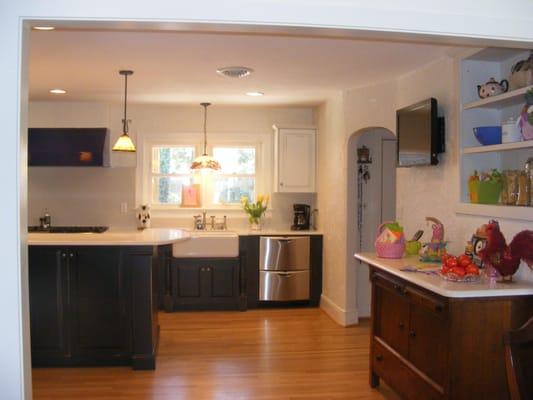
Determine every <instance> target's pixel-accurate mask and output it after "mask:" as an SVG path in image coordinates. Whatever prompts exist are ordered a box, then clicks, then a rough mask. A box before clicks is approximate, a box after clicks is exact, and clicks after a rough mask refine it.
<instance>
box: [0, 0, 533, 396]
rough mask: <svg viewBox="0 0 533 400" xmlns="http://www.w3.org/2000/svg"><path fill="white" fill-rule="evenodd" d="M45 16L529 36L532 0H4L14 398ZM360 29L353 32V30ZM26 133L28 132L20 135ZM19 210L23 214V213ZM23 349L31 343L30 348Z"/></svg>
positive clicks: (26, 390) (25, 382)
mask: <svg viewBox="0 0 533 400" xmlns="http://www.w3.org/2000/svg"><path fill="white" fill-rule="evenodd" d="M32 17H35V18H49V19H61V18H66V19H82V20H83V19H93V20H98V19H115V20H124V19H132V20H145V21H146V20H152V21H159V22H165V21H169V20H182V21H197V22H219V23H227V22H228V21H231V22H233V23H241V24H264V25H269V24H270V25H276V24H277V25H290V26H308V27H334V28H346V29H358V30H365V31H366V32H371V31H387V32H392V33H393V34H398V33H409V32H413V33H417V34H420V33H428V34H431V35H450V36H455V37H458V38H460V37H464V36H472V37H478V38H479V37H481V38H484V37H485V38H489V39H494V40H500V39H507V40H514V41H527V42H533V30H532V29H531V26H533V3H531V2H530V1H527V0H514V1H508V2H502V1H499V0H490V1H486V2H484V3H483V7H480V6H479V4H478V3H477V2H472V3H471V4H465V3H464V1H462V0H453V1H447V2H442V1H441V2H428V1H424V0H415V1H413V0H411V1H403V2H398V1H393V0H382V1H379V2H377V1H376V2H372V3H369V2H368V1H365V0H358V1H353V2H335V3H332V2H329V1H324V0H315V1H312V2H309V1H303V0H292V1H284V2H265V1H256V2H253V3H252V2H250V1H246V0H237V1H234V2H232V3H231V4H229V5H228V4H227V3H222V2H219V1H214V0H208V1H203V2H170V1H168V0H153V1H151V2H150V4H146V3H143V2H131V1H128V2H126V1H115V2H109V1H104V0H95V1H91V2H72V1H67V0H56V1H54V2H42V1H38V0H19V1H16V2H15V1H11V2H2V3H0V48H2V63H1V64H0V87H2V93H1V94H0V126H2V129H3V132H4V136H3V152H2V157H0V174H1V175H0V177H1V178H2V184H3V186H4V188H5V194H4V196H2V201H1V203H0V204H1V207H2V210H3V212H4V215H5V217H4V220H3V228H4V229H3V232H4V233H3V234H2V235H1V237H2V244H3V252H2V255H3V260H2V261H3V264H4V265H6V266H8V267H7V268H6V269H5V270H4V274H3V277H2V280H1V283H0V293H2V297H1V300H2V301H0V304H1V306H0V313H1V314H2V316H3V322H4V326H5V327H7V328H6V329H4V331H3V337H2V341H1V343H0V354H2V364H1V365H0V376H1V378H0V379H1V381H0V386H1V387H2V390H3V395H4V396H5V397H6V398H10V399H21V398H24V397H26V398H31V384H30V376H31V373H30V369H29V362H28V360H29V359H28V329H27V326H25V325H27V312H28V306H27V299H28V286H27V262H26V259H25V257H26V254H27V248H26V239H25V236H24V233H23V232H24V228H25V226H26V219H25V217H24V215H25V209H26V200H25V198H26V196H25V193H26V186H25V183H24V182H25V178H24V170H25V167H24V165H25V163H26V161H25V159H24V157H21V156H20V152H21V150H23V149H24V146H25V133H24V132H25V131H26V124H25V121H26V119H25V105H26V103H27V100H26V95H27V87H26V80H27V72H26V70H25V69H24V68H23V65H25V61H26V60H25V58H24V57H23V53H22V41H23V38H24V36H23V35H22V27H21V23H22V20H23V18H32ZM354 33H355V32H354ZM21 137H22V140H21ZM21 212H22V213H21ZM24 350H25V351H24Z"/></svg>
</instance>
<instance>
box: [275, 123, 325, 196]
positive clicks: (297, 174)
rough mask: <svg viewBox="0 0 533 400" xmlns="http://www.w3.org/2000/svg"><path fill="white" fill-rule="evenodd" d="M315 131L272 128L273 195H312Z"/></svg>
mask: <svg viewBox="0 0 533 400" xmlns="http://www.w3.org/2000/svg"><path fill="white" fill-rule="evenodd" d="M315 181H316V129H314V128H283V127H278V126H274V191H275V192H284V193H312V192H315V191H316V189H315Z"/></svg>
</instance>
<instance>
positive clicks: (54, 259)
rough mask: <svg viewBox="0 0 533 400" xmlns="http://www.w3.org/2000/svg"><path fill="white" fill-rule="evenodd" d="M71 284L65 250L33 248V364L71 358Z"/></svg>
mask: <svg viewBox="0 0 533 400" xmlns="http://www.w3.org/2000/svg"><path fill="white" fill-rule="evenodd" d="M69 285H70V277H69V269H68V262H67V259H66V253H65V252H64V251H61V249H57V248H55V247H30V251H29V291H30V323H31V349H32V358H33V361H34V364H35V363H37V364H42V363H43V362H44V360H49V359H54V360H60V359H64V358H67V357H70V352H71V345H70V344H71V341H70V337H69V329H68V328H69V324H68V319H69V302H70V296H69V290H70V287H69Z"/></svg>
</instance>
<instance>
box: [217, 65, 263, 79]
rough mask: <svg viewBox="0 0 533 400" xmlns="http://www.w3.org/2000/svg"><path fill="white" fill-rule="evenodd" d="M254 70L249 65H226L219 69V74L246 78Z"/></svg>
mask: <svg viewBox="0 0 533 400" xmlns="http://www.w3.org/2000/svg"><path fill="white" fill-rule="evenodd" d="M252 72H254V70H253V69H251V68H248V67H224V68H219V69H217V74H220V75H223V76H227V77H228V78H244V77H245V76H248V75H250V74H251V73H252Z"/></svg>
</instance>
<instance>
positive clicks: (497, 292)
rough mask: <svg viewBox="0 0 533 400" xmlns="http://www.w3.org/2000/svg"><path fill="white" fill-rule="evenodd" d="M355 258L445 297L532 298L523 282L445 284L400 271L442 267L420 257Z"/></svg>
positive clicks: (484, 279)
mask: <svg viewBox="0 0 533 400" xmlns="http://www.w3.org/2000/svg"><path fill="white" fill-rule="evenodd" d="M354 257H355V258H356V259H359V260H361V261H363V262H365V263H367V264H370V265H373V266H375V267H377V268H379V269H381V270H383V271H386V272H388V273H390V274H392V275H395V276H397V277H399V278H402V279H405V280H406V281H408V282H411V283H414V284H415V285H418V286H421V287H423V288H425V289H427V290H430V291H432V292H434V293H437V294H440V295H441V296H444V297H451V298H469V297H470V298H471V297H502V296H522V295H533V282H529V281H524V280H515V281H513V282H512V283H498V282H496V281H495V280H494V279H489V278H487V277H486V276H483V277H482V279H481V281H480V282H472V283H459V282H449V281H446V280H444V279H442V278H441V277H440V276H438V275H434V274H432V275H428V274H425V273H421V272H406V271H400V269H402V268H405V267H407V266H409V265H411V266H422V265H432V266H434V267H439V265H438V264H427V263H421V262H420V261H418V256H410V257H404V258H401V259H398V260H393V259H386V258H379V257H378V256H377V255H376V254H375V253H356V254H355V255H354Z"/></svg>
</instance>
